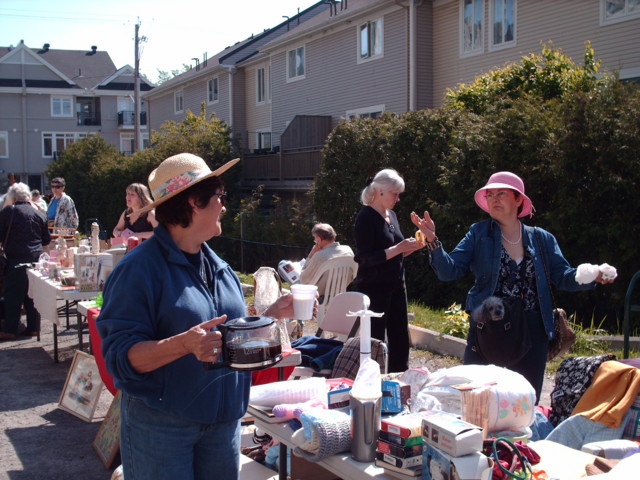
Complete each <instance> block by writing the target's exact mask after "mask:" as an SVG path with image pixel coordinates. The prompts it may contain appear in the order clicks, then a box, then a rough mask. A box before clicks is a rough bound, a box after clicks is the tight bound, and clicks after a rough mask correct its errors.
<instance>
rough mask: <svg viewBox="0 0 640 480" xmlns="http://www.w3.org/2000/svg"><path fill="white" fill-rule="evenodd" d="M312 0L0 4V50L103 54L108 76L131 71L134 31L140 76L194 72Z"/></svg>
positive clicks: (33, 0)
mask: <svg viewBox="0 0 640 480" xmlns="http://www.w3.org/2000/svg"><path fill="white" fill-rule="evenodd" d="M317 1H318V0H208V1H206V0H178V1H175V0H173V1H170V0H106V1H105V0H92V1H87V0H57V1H55V2H52V1H51V0H0V46H3V47H8V46H10V45H14V46H15V45H18V44H19V43H20V41H21V40H24V43H25V44H26V45H27V46H28V47H31V48H41V47H42V45H44V44H45V43H49V44H50V45H51V47H50V48H52V49H63V50H83V49H86V50H87V51H88V50H90V49H91V46H92V45H96V46H97V47H98V50H100V51H107V52H108V53H109V55H110V56H111V59H112V60H113V63H115V65H116V68H121V67H123V66H125V65H127V64H128V65H131V66H132V67H133V66H134V64H135V41H134V38H135V25H136V23H139V24H140V28H139V36H140V37H144V38H143V41H142V42H141V43H140V52H141V53H140V71H141V72H142V74H143V75H145V76H146V77H147V78H148V79H149V80H151V81H152V82H155V81H157V79H158V70H162V71H165V72H170V71H172V70H176V69H178V70H182V66H183V65H184V64H190V65H193V66H195V60H193V58H198V59H199V60H200V61H202V59H203V57H204V54H205V53H206V54H207V57H208V58H211V57H212V56H214V55H215V54H216V53H218V52H220V51H221V50H223V49H224V48H226V47H228V46H231V45H233V44H235V43H236V42H239V41H242V40H244V39H246V38H248V37H250V36H251V35H252V34H258V33H261V32H263V31H264V30H265V29H267V28H272V27H274V26H276V25H278V24H280V23H281V22H283V21H285V20H286V19H285V18H283V16H288V17H293V16H294V15H296V14H297V13H298V9H300V11H303V10H305V9H306V8H308V7H310V6H311V5H313V4H315V3H316V2H317Z"/></svg>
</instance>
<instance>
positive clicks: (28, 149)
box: [0, 42, 154, 192]
mask: <svg viewBox="0 0 640 480" xmlns="http://www.w3.org/2000/svg"><path fill="white" fill-rule="evenodd" d="M134 80H135V72H134V69H133V68H132V67H130V66H129V65H125V66H124V67H121V68H119V69H118V68H116V66H115V65H114V63H113V61H112V60H111V58H110V57H109V54H108V53H107V52H105V51H100V50H98V49H97V47H96V46H92V47H91V48H89V49H87V50H58V49H53V48H51V46H50V45H49V44H44V45H43V46H42V48H30V47H28V46H27V45H26V44H25V43H24V42H20V44H18V45H17V46H16V47H0V177H1V180H4V181H6V178H7V175H8V174H13V175H14V176H15V179H16V180H19V181H22V182H24V183H27V184H28V185H29V186H30V187H31V188H38V189H39V190H41V191H43V192H47V191H48V190H47V189H48V181H47V180H48V179H46V178H45V175H44V170H45V169H46V168H47V166H48V165H49V163H50V162H51V161H52V160H53V159H54V158H56V156H57V154H58V153H59V152H61V151H62V150H64V149H65V148H66V147H68V146H69V145H71V144H72V143H73V142H75V141H77V140H78V139H80V138H83V137H85V136H87V135H89V134H100V135H101V136H102V137H104V138H105V140H106V141H107V142H109V143H111V144H113V145H115V146H116V147H117V148H118V149H119V150H120V151H121V152H123V153H125V154H130V153H132V152H133V151H134V148H133V147H134V136H135V135H134V126H135V116H134V111H135V108H134ZM153 87H154V85H153V84H152V83H151V82H149V81H148V80H146V79H145V78H141V79H140V91H141V92H147V91H149V90H151V89H152V88H153ZM139 123H140V132H141V135H140V137H141V138H142V139H143V140H144V139H147V140H148V138H149V133H148V126H147V105H146V102H142V104H141V109H140V122H139ZM141 143H142V142H141Z"/></svg>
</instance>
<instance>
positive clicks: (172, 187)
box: [141, 153, 240, 212]
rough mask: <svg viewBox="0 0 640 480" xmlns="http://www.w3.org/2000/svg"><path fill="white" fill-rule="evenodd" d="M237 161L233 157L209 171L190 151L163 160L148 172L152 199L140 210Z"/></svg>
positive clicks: (144, 210)
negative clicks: (151, 201)
mask: <svg viewBox="0 0 640 480" xmlns="http://www.w3.org/2000/svg"><path fill="white" fill-rule="evenodd" d="M239 161H240V159H239V158H235V159H233V160H230V161H228V162H227V163H225V164H224V165H222V166H221V167H219V168H217V169H215V170H214V171H211V169H210V168H209V166H208V165H207V164H206V162H205V161H204V160H203V159H202V158H200V157H198V156H197V155H193V154H192V153H179V154H178V155H174V156H172V157H169V158H167V159H165V160H163V161H162V163H161V164H160V165H158V167H157V168H156V169H155V170H154V171H152V172H151V173H150V174H149V190H151V195H152V196H153V200H154V201H153V203H150V204H149V205H147V206H145V207H144V208H142V209H141V212H146V211H148V210H151V209H152V208H156V207H157V206H158V205H160V204H161V203H163V202H166V201H167V200H169V199H170V198H172V197H175V196H176V195H177V194H179V193H180V192H182V191H184V190H186V189H187V188H189V187H192V186H194V185H195V184H196V183H198V182H201V181H202V180H204V179H206V178H209V177H214V176H219V175H221V174H222V173H224V172H226V171H227V170H229V168H231V167H233V166H234V165H235V164H236V163H238V162H239Z"/></svg>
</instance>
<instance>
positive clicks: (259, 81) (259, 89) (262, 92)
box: [256, 68, 267, 105]
mask: <svg viewBox="0 0 640 480" xmlns="http://www.w3.org/2000/svg"><path fill="white" fill-rule="evenodd" d="M266 87H267V82H266V80H265V75H264V68H259V69H258V70H256V103H257V104H258V105H262V104H263V103H264V102H265V100H266V97H267V95H266Z"/></svg>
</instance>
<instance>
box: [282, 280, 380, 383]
mask: <svg viewBox="0 0 640 480" xmlns="http://www.w3.org/2000/svg"><path fill="white" fill-rule="evenodd" d="M369 305H370V300H369V297H367V296H366V295H365V294H364V293H360V292H343V293H340V294H338V295H336V296H335V297H334V298H333V301H332V302H331V305H330V306H329V308H328V310H327V314H326V315H325V316H324V318H323V319H322V321H320V320H318V330H317V331H316V336H317V337H321V336H325V337H332V338H336V339H337V340H341V341H342V342H344V341H346V340H347V339H348V338H351V337H354V336H355V335H356V333H357V332H358V329H359V328H360V317H351V316H347V314H348V313H349V312H357V311H359V310H367V309H368V308H369ZM331 372H332V371H331V369H325V370H321V371H320V372H317V371H315V370H313V369H312V368H311V367H303V366H297V367H296V368H295V369H294V370H293V372H292V373H291V375H290V376H289V379H291V380H294V379H299V378H306V377H311V376H321V377H329V376H330V375H331Z"/></svg>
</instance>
